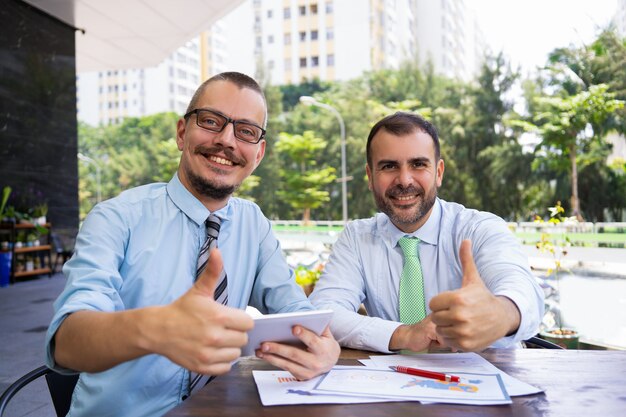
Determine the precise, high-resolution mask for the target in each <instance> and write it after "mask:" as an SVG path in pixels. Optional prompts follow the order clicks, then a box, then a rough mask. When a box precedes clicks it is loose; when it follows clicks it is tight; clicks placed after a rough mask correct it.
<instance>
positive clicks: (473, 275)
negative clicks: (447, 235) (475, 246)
mask: <svg viewBox="0 0 626 417" xmlns="http://www.w3.org/2000/svg"><path fill="white" fill-rule="evenodd" d="M459 255H460V257H461V268H463V283H462V284H461V286H462V287H465V286H467V285H470V284H473V283H476V282H481V279H480V275H479V274H478V269H477V268H476V264H475V263H474V255H472V241H471V240H469V239H465V240H464V241H463V242H461V250H460V251H459Z"/></svg>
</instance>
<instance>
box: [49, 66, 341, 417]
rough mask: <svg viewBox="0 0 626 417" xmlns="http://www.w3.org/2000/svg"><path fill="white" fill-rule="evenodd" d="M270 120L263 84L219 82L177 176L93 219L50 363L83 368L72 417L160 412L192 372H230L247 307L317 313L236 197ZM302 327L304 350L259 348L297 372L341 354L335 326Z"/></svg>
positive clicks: (191, 112) (248, 206) (208, 91)
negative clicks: (332, 330)
mask: <svg viewBox="0 0 626 417" xmlns="http://www.w3.org/2000/svg"><path fill="white" fill-rule="evenodd" d="M266 120H267V107H266V102H265V98H264V96H263V92H262V90H261V88H260V87H259V85H258V84H257V83H256V82H255V81H254V80H253V79H251V78H249V77H248V76H246V75H243V74H239V73H223V74H219V75H216V76H214V77H212V78H211V79H209V80H208V81H206V82H205V83H203V84H202V85H201V86H200V87H199V88H198V90H197V91H196V93H195V94H194V96H193V97H192V99H191V102H190V104H189V108H188V111H187V113H186V114H185V116H184V117H183V118H182V119H180V120H179V121H178V124H177V137H176V141H177V144H178V148H179V150H180V151H181V152H182V155H181V159H180V164H179V168H178V171H177V173H176V174H175V175H174V177H173V178H172V179H171V181H170V182H169V183H167V184H165V183H157V184H149V185H144V186H141V187H137V188H134V189H131V190H128V191H125V192H123V193H122V194H120V195H119V196H118V197H116V198H113V199H110V200H108V201H105V202H103V203H100V204H98V205H97V206H96V207H95V208H94V209H93V210H92V211H91V213H90V214H89V216H88V217H87V219H86V220H85V222H84V224H83V226H82V228H81V230H80V233H79V235H78V238H77V242H76V250H75V255H74V256H73V257H72V259H71V260H70V261H69V262H68V263H67V264H66V265H65V267H64V273H65V274H66V276H67V285H66V287H65V289H64V291H63V292H62V294H61V295H60V296H59V298H58V299H57V301H56V303H55V315H54V317H53V319H52V323H51V325H50V328H49V329H48V334H47V363H48V365H49V366H50V367H53V368H54V369H56V370H57V371H60V372H67V373H72V372H81V374H80V379H79V381H78V383H77V386H76V389H75V391H74V398H73V401H72V408H71V411H70V414H71V415H72V416H97V415H132V416H157V415H162V414H164V413H165V412H166V411H167V410H169V409H171V408H172V407H174V406H175V405H176V404H178V403H180V402H181V401H182V400H184V399H185V398H186V397H187V396H188V395H189V394H190V380H191V379H192V377H191V373H197V374H204V375H219V374H223V373H225V372H228V371H229V369H230V367H231V365H232V363H233V361H234V360H236V359H237V358H238V357H239V355H240V353H241V350H240V348H241V347H242V346H243V345H244V344H245V343H246V340H247V337H246V331H248V330H250V329H251V328H252V326H253V321H252V319H251V318H250V317H249V316H248V315H247V314H246V313H245V312H243V311H241V309H243V308H245V307H246V306H247V305H251V306H254V307H256V308H258V309H259V310H260V311H261V312H263V313H278V312H290V311H299V310H311V309H313V306H312V305H311V304H310V303H309V301H308V300H307V299H306V297H305V296H304V293H303V292H302V290H301V289H300V288H299V287H298V286H297V285H296V283H295V280H294V276H293V272H292V271H290V270H289V268H288V266H287V264H286V263H285V261H284V259H283V256H282V253H281V249H280V245H279V244H278V241H277V240H276V238H275V237H274V235H273V233H272V231H271V227H270V223H269V221H268V220H267V219H266V218H265V217H264V216H263V214H262V213H261V211H260V209H259V208H258V206H256V205H255V204H253V203H251V202H249V201H246V200H242V199H239V198H234V197H232V193H233V192H234V191H235V190H236V189H237V187H239V185H240V184H241V182H242V181H243V180H244V179H245V178H246V177H248V176H249V175H250V174H251V173H252V171H253V170H254V169H255V168H256V167H257V166H258V164H259V163H260V162H261V160H262V158H263V155H264V152H265V129H264V128H263V127H261V126H265V124H266ZM215 243H217V246H218V247H219V250H217V249H213V250H211V248H212V247H213V245H214V244H215ZM209 251H210V255H209V256H208V261H207V259H206V257H207V254H208V253H209ZM205 265H206V266H205ZM293 331H294V334H295V335H296V336H298V337H299V338H300V339H301V340H302V342H303V343H304V344H305V345H306V346H307V349H301V348H298V347H295V346H288V345H282V344H278V343H263V345H262V347H261V349H259V350H258V351H257V352H256V355H257V356H258V357H260V358H263V359H265V360H267V361H268V362H270V363H272V364H274V365H276V366H279V367H281V368H283V369H286V370H288V371H290V372H291V373H292V374H293V375H294V376H295V377H297V378H298V379H308V378H311V377H313V376H316V375H319V374H320V373H323V372H326V371H328V370H329V369H330V368H331V367H332V366H333V365H334V364H335V363H336V361H337V358H338V356H339V345H338V343H337V342H336V341H335V339H334V338H333V336H332V334H331V333H330V330H329V329H326V330H325V331H324V332H323V333H322V335H321V336H317V335H316V334H315V333H313V332H311V331H309V330H307V329H304V328H301V327H300V326H295V327H294V330H293ZM208 389H210V386H209V387H208Z"/></svg>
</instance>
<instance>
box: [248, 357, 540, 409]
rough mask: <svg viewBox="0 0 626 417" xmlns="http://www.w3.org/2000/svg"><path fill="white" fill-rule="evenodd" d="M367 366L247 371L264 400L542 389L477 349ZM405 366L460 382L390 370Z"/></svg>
mask: <svg viewBox="0 0 626 417" xmlns="http://www.w3.org/2000/svg"><path fill="white" fill-rule="evenodd" d="M361 362H362V363H364V364H365V365H366V366H339V365H338V366H335V367H333V369H332V370H331V371H330V372H329V373H328V374H325V375H321V376H319V377H317V378H313V379H311V380H309V381H297V380H296V379H295V378H293V376H292V375H291V374H290V373H288V372H286V371H252V372H253V376H254V380H255V383H256V385H257V389H258V391H259V396H260V397H261V402H262V403H263V405H266V406H269V405H283V404H350V403H372V402H389V401H419V402H421V403H437V402H445V403H455V404H473V405H487V404H509V403H511V399H510V397H509V396H514V395H528V394H535V393H539V392H542V390H541V389H538V388H536V387H534V386H532V385H529V384H527V383H525V382H522V381H520V380H518V379H516V378H513V377H512V376H510V375H508V374H506V373H505V372H502V371H501V370H499V369H498V368H496V367H495V366H494V365H492V364H491V363H489V361H487V360H485V359H484V358H483V357H481V356H480V355H478V354H476V353H443V354H432V353H430V354H416V355H385V356H370V359H365V360H361ZM398 365H400V366H409V367H413V368H421V369H427V370H431V371H436V372H442V373H448V374H454V375H457V376H460V377H461V382H460V383H452V382H445V381H438V380H435V379H429V378H422V377H416V376H413V375H407V374H402V373H398V372H393V371H391V370H390V369H389V366H398Z"/></svg>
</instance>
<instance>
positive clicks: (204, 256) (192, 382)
mask: <svg viewBox="0 0 626 417" xmlns="http://www.w3.org/2000/svg"><path fill="white" fill-rule="evenodd" d="M204 224H205V226H206V241H205V242H204V244H203V245H202V247H201V248H200V255H198V268H197V270H196V278H195V279H198V277H199V276H200V274H202V271H204V269H205V268H206V264H207V262H208V260H209V254H210V253H211V250H212V249H213V248H214V247H216V246H217V235H218V234H219V233H220V225H221V224H222V222H221V221H220V218H219V217H217V216H216V215H214V214H211V215H210V216H209V218H208V219H207V220H206V221H205V222H204ZM215 301H217V302H218V303H221V304H228V278H227V277H226V271H224V269H222V272H221V273H220V277H219V281H218V284H217V287H215ZM213 378H214V377H213V376H208V375H202V374H196V373H192V372H190V373H189V392H190V394H191V393H195V392H196V391H198V390H199V389H201V388H202V387H204V386H205V385H206V384H208V383H209V382H210V381H211V380H212V379H213ZM185 399H187V396H185V397H183V400H185Z"/></svg>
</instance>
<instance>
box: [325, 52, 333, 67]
mask: <svg viewBox="0 0 626 417" xmlns="http://www.w3.org/2000/svg"><path fill="white" fill-rule="evenodd" d="M326 65H328V66H329V67H333V66H335V55H332V54H331V55H328V56H327V57H326Z"/></svg>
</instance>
